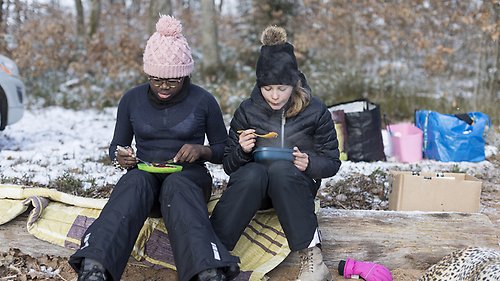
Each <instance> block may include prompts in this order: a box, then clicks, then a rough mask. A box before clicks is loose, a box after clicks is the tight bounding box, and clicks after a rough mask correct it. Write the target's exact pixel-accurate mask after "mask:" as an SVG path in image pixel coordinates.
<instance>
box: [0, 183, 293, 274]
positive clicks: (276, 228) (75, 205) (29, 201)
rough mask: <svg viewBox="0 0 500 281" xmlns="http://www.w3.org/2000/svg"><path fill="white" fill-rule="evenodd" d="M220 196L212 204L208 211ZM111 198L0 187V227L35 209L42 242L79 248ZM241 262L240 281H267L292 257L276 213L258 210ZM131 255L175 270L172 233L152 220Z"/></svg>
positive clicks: (33, 225) (33, 226)
mask: <svg viewBox="0 0 500 281" xmlns="http://www.w3.org/2000/svg"><path fill="white" fill-rule="evenodd" d="M219 197H220V195H214V196H213V197H212V198H211V199H210V202H209V203H208V210H209V213H210V212H211V211H212V210H213V208H214V207H215V204H216V203H217V201H218V200H219ZM106 202H107V200H106V199H91V198H84V197H79V196H75V195H70V194H66V193H62V192H59V191H57V190H55V189H47V188H28V187H23V186H17V185H0V225H1V224H4V223H6V222H8V221H10V220H12V219H14V218H16V217H17V216H19V215H20V214H22V213H23V212H25V211H26V210H27V209H28V207H29V206H30V205H31V206H33V209H32V210H31V212H30V214H29V217H28V222H27V228H28V232H29V233H31V234H33V235H34V236H35V237H37V238H38V239H41V240H44V241H48V242H50V243H53V244H55V245H59V246H62V247H66V248H69V249H74V250H76V249H77V248H78V247H79V246H80V238H81V237H82V236H83V234H84V232H85V230H86V229H87V227H89V226H90V224H92V222H93V221H94V220H95V219H96V218H97V217H98V216H99V213H100V211H101V210H102V208H103V207H104V205H105V204H106ZM232 253H233V254H234V255H236V256H239V257H240V260H241V264H240V267H241V271H242V272H241V274H240V275H239V276H238V278H237V279H235V280H240V281H243V280H245V281H247V280H252V281H253V280H263V279H264V278H265V274H266V273H268V272H269V271H271V270H272V269H273V268H275V267H276V266H277V265H278V264H280V263H281V262H282V261H283V260H284V259H285V258H286V257H287V255H288V254H289V253H290V249H289V248H288V244H287V241H286V238H285V235H284V233H283V230H282V228H281V225H280V223H279V221H278V218H277V216H276V214H275V213H274V211H272V210H271V211H266V212H259V213H258V214H257V215H256V216H255V217H254V219H253V220H252V222H251V223H250V225H249V226H248V227H247V228H246V229H245V232H244V233H243V235H242V236H241V238H240V240H239V241H238V243H237V245H236V247H235V249H234V250H233V252H232ZM132 256H133V257H134V258H135V259H136V260H138V261H141V262H143V263H145V264H147V265H150V266H153V267H165V268H170V269H174V270H175V264H174V260H173V255H172V249H171V247H170V242H169V240H168V236H167V230H166V228H165V225H164V224H163V220H162V219H161V218H148V220H147V221H146V222H145V224H144V226H143V228H142V230H141V232H140V234H139V237H138V239H137V241H136V243H135V246H134V249H133V251H132Z"/></svg>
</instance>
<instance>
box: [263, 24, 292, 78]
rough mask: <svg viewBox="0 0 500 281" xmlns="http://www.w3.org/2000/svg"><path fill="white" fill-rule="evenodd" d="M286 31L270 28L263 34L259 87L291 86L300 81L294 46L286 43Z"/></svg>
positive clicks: (279, 28) (276, 27)
mask: <svg viewBox="0 0 500 281" xmlns="http://www.w3.org/2000/svg"><path fill="white" fill-rule="evenodd" d="M286 37H287V35H286V31H285V29H283V28H282V27H278V26H269V27H267V28H266V29H264V31H263V32H262V36H261V42H262V44H263V46H262V47H261V49H260V56H259V59H258V60H257V68H256V71H255V72H256V74H257V86H258V87H262V86H267V85H290V86H295V85H296V84H297V81H298V80H299V70H298V66H297V59H296V58H295V54H294V52H293V45H292V44H290V43H288V42H286V40H287V38H286Z"/></svg>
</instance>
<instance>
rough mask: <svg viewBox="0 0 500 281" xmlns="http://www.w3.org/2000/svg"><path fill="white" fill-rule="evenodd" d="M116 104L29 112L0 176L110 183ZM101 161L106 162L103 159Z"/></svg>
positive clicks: (4, 155)
mask: <svg viewBox="0 0 500 281" xmlns="http://www.w3.org/2000/svg"><path fill="white" fill-rule="evenodd" d="M115 115H116V108H108V109H106V110H104V111H97V110H82V111H74V110H67V109H63V108H60V107H49V108H44V109H36V110H28V111H26V112H25V115H24V117H23V118H22V120H21V121H20V122H18V123H16V124H14V125H12V126H10V127H7V128H6V129H5V131H3V132H0V179H2V180H9V179H25V180H29V181H30V182H35V183H40V184H43V185H47V184H48V183H49V182H50V181H53V180H55V179H57V178H58V177H62V176H64V175H65V174H70V175H72V176H73V177H75V178H78V179H80V180H82V181H84V182H85V183H86V187H91V186H103V185H106V184H114V183H116V182H117V181H118V179H119V178H120V176H121V175H122V174H123V172H122V171H119V170H116V169H115V168H114V167H113V166H111V165H109V164H103V161H106V160H107V157H108V156H107V155H108V145H109V142H110V141H111V138H112V136H113V130H114V122H115ZM486 153H487V156H489V155H492V154H496V153H497V149H496V147H494V146H487V147H486ZM106 163H109V161H107V162H106ZM208 166H209V169H210V171H211V172H212V175H213V177H214V181H216V182H220V181H224V180H227V178H228V177H227V175H226V174H225V173H224V171H223V170H222V166H221V165H213V164H209V165H208ZM494 168H495V167H494V165H493V164H491V163H490V162H488V161H482V162H479V163H470V162H459V163H456V162H448V163H444V162H439V161H433V160H423V161H421V162H418V163H416V164H403V163H398V162H395V161H394V159H393V158H389V159H388V161H384V162H382V161H379V162H373V163H367V162H356V163H355V162H351V161H344V162H343V163H342V166H341V168H340V171H339V173H338V174H337V175H336V176H334V177H332V178H330V179H327V180H324V181H323V184H324V183H325V182H327V181H328V180H332V181H338V180H341V179H344V178H345V177H346V176H348V175H350V174H352V173H361V174H365V175H369V174H371V173H372V172H373V171H375V170H377V169H380V170H384V171H387V170H392V169H396V170H418V171H433V172H434V171H436V172H439V171H450V170H451V169H453V170H456V171H460V172H466V173H468V174H472V175H474V174H475V173H477V172H480V171H483V170H484V169H494Z"/></svg>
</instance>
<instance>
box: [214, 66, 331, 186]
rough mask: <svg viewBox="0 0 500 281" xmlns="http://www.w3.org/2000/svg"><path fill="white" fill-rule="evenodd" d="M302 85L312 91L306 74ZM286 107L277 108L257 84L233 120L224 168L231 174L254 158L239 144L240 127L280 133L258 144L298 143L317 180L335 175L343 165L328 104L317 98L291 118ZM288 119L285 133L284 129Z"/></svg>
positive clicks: (279, 144) (275, 145)
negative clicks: (306, 155)
mask: <svg viewBox="0 0 500 281" xmlns="http://www.w3.org/2000/svg"><path fill="white" fill-rule="evenodd" d="M302 84H303V85H306V86H305V88H306V89H308V90H309V87H308V86H307V82H306V80H305V77H304V76H302ZM286 108H287V105H285V107H284V109H282V110H273V109H272V108H271V107H270V106H269V105H268V104H267V102H266V101H265V100H264V97H263V96H262V94H261V91H260V88H258V87H257V86H255V87H254V89H253V91H252V94H251V97H250V98H249V99H246V100H244V101H243V102H242V103H241V104H240V106H239V107H238V109H236V112H235V113H234V117H233V119H232V120H231V128H230V130H229V139H228V143H227V145H226V147H225V150H224V161H223V163H224V171H226V173H227V174H229V175H230V174H231V173H232V172H234V171H236V170H237V169H238V168H239V167H240V166H242V165H244V164H245V163H247V162H250V161H253V157H252V154H251V153H245V152H244V151H243V150H242V149H241V146H240V145H239V143H238V139H239V135H238V133H237V131H238V130H245V129H250V128H252V129H255V130H256V133H260V134H265V133H268V132H271V131H274V132H277V133H278V134H279V136H278V138H276V139H263V138H257V143H256V145H255V148H257V147H265V146H272V147H281V146H282V141H283V147H289V148H293V147H294V146H297V147H298V148H299V150H300V151H301V152H305V153H307V154H308V155H309V166H308V167H307V170H306V171H305V172H306V174H307V175H308V176H310V177H311V178H313V179H321V178H327V177H331V176H333V175H335V174H336V173H337V171H338V170H339V167H340V164H341V162H340V160H339V150H338V140H337V134H336V132H335V127H334V125H333V120H332V117H331V115H330V112H329V111H328V108H327V107H326V105H325V104H324V103H323V102H321V101H320V100H319V99H317V98H315V97H313V98H312V99H311V102H310V103H309V105H308V106H307V107H306V109H305V110H303V111H302V112H300V113H299V114H298V115H296V116H294V117H291V118H286V119H285V118H284V117H283V112H284V110H286ZM283 120H284V121H285V125H284V133H283V132H282V131H281V126H282V121H283Z"/></svg>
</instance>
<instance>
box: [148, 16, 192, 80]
mask: <svg viewBox="0 0 500 281" xmlns="http://www.w3.org/2000/svg"><path fill="white" fill-rule="evenodd" d="M143 61H144V72H146V74H149V75H151V76H155V77H160V78H179V77H184V76H188V75H189V74H191V72H193V69H194V61H193V57H192V56H191V49H190V48H189V45H188V43H187V41H186V38H185V37H184V36H183V35H182V24H181V23H180V21H178V20H177V19H175V18H174V17H172V16H168V15H160V19H159V20H158V22H157V23H156V32H155V33H153V35H151V37H149V39H148V42H147V43H146V48H145V49H144V54H143Z"/></svg>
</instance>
